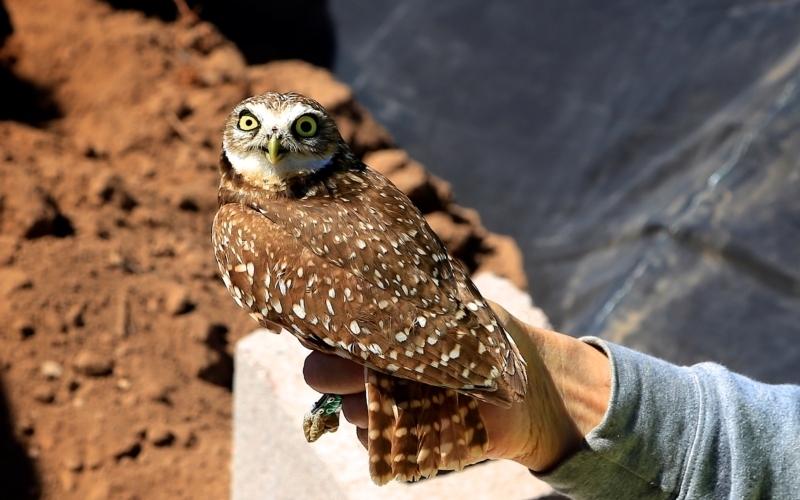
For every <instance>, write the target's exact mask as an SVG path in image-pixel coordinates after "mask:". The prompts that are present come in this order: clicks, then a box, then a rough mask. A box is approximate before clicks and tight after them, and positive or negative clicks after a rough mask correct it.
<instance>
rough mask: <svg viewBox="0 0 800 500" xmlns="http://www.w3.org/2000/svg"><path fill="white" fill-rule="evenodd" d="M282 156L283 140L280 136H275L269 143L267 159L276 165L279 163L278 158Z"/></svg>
mask: <svg viewBox="0 0 800 500" xmlns="http://www.w3.org/2000/svg"><path fill="white" fill-rule="evenodd" d="M280 154H281V140H280V138H279V137H278V134H273V135H272V137H270V138H269V142H268V143H267V157H268V158H269V162H270V163H272V164H273V165H275V164H276V163H278V157H279V156H280Z"/></svg>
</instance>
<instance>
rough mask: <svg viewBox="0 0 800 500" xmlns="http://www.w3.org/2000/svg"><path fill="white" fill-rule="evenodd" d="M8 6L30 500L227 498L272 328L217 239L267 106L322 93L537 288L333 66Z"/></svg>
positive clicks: (491, 266) (382, 156) (22, 438)
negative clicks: (234, 398)
mask: <svg viewBox="0 0 800 500" xmlns="http://www.w3.org/2000/svg"><path fill="white" fill-rule="evenodd" d="M5 7H6V9H7V10H8V12H9V14H10V21H11V23H10V24H11V26H12V27H13V30H14V31H13V34H11V35H10V36H9V37H7V38H6V39H5V43H4V44H3V46H2V48H0V64H2V70H3V71H5V73H4V74H5V75H6V77H8V78H11V79H12V80H10V81H12V82H13V84H14V85H17V86H18V87H19V88H20V89H23V90H24V92H20V93H18V94H15V95H16V96H18V97H19V99H18V100H17V102H13V103H11V104H13V106H10V107H8V106H6V105H3V106H2V107H0V318H3V321H2V322H0V343H1V345H2V348H0V380H2V382H3V385H4V387H5V393H6V398H7V400H8V407H9V413H10V418H9V420H10V422H11V427H12V428H11V430H10V432H11V434H12V437H13V440H15V441H16V443H17V444H18V445H19V448H20V449H22V450H24V453H26V454H27V457H28V458H29V460H30V462H31V463H32V467H33V470H34V471H35V474H36V476H37V477H38V479H37V480H36V481H35V482H34V483H33V484H30V485H26V487H29V489H30V491H29V492H28V493H30V496H32V497H35V496H37V495H39V496H40V497H41V498H44V499H56V498H58V499H71V498H74V499H101V498H115V499H133V498H142V499H144V498H191V499H201V498H214V499H218V498H225V497H227V495H228V484H229V470H228V469H229V459H230V436H231V392H230V388H231V381H232V375H233V359H232V352H233V349H232V346H233V344H234V343H235V342H236V340H237V339H239V338H240V337H241V336H242V335H244V334H246V333H248V332H249V331H251V330H252V329H253V328H254V327H255V326H256V324H255V323H254V322H253V321H252V320H251V319H250V318H249V317H248V316H247V315H246V314H244V313H243V312H242V311H241V310H239V308H238V307H237V306H236V305H235V304H234V302H233V301H232V300H231V299H230V297H229V296H228V292H227V291H226V290H225V288H224V286H223V285H222V282H221V280H220V277H219V275H218V271H217V267H216V264H215V262H214V257H213V252H212V250H211V244H210V236H209V230H210V229H209V228H210V224H211V220H212V218H213V216H214V213H215V211H216V190H217V184H218V180H219V176H218V172H217V160H218V157H219V143H220V132H221V127H222V124H223V122H224V119H225V117H226V116H227V114H228V113H229V111H230V109H231V108H232V107H233V106H234V105H235V104H236V103H238V102H239V101H240V100H241V99H243V98H245V97H247V96H249V95H252V94H255V93H260V92H264V91H266V90H277V91H288V90H293V91H296V92H301V93H304V94H307V95H309V96H311V97H313V98H315V99H317V100H319V101H320V102H321V103H322V104H323V105H324V106H326V108H327V109H329V110H330V111H331V113H332V114H333V116H334V117H335V118H336V120H337V123H338V125H339V127H340V130H341V131H342V134H343V135H344V137H345V138H346V139H347V140H348V141H349V142H350V143H351V145H352V146H353V148H354V150H355V151H356V152H357V154H359V155H360V156H361V157H363V159H364V160H365V161H366V162H367V163H368V164H370V165H372V166H373V167H375V168H377V169H378V170H380V171H382V172H383V173H385V174H386V175H388V176H389V178H390V179H392V181H393V182H395V183H396V184H397V185H398V186H400V187H401V188H402V189H403V190H404V191H405V192H407V193H408V194H409V195H410V196H411V198H412V199H413V201H414V202H415V203H416V204H417V205H418V206H419V207H420V208H421V209H422V210H423V212H424V213H425V214H426V217H427V218H428V220H429V222H430V223H431V225H432V226H433V228H434V229H435V230H436V231H437V232H438V233H439V234H440V236H441V237H442V238H443V240H444V241H445V242H446V244H447V245H448V246H449V247H450V248H451V249H452V250H453V252H454V253H455V254H456V255H457V256H458V257H459V258H461V259H462V260H463V261H464V262H466V263H467V265H468V266H469V267H470V269H471V270H473V271H476V270H490V271H494V272H496V273H498V274H500V275H503V276H506V277H508V278H510V279H512V280H513V281H514V282H515V283H517V284H518V285H520V286H523V287H524V286H525V278H524V275H523V271H522V259H521V255H520V252H519V250H518V249H517V247H516V245H515V244H514V242H513V241H512V240H511V239H510V238H507V237H503V236H499V235H494V234H491V233H489V232H488V231H486V230H485V229H484V228H483V227H482V226H481V224H480V220H479V217H478V215H477V213H475V212H474V211H473V210H469V209H465V208H462V207H459V206H457V205H455V204H454V203H453V195H452V192H451V190H450V188H449V186H448V185H447V184H446V183H445V182H444V181H442V180H440V179H437V178H436V177H434V176H432V175H430V174H428V173H427V172H426V171H425V169H424V167H422V166H421V165H420V164H419V163H417V162H415V161H413V160H412V159H410V158H408V156H407V155H406V154H405V152H403V151H402V150H398V149H394V148H393V144H392V139H391V137H390V136H389V134H388V133H387V132H386V130H384V129H383V128H382V127H381V126H380V125H379V124H378V123H376V122H375V120H374V119H373V118H372V117H371V116H370V115H369V113H368V112H367V111H366V110H365V109H363V108H362V107H361V106H360V105H359V104H358V103H356V102H355V100H354V98H353V94H352V92H351V91H350V89H349V88H348V87H347V86H345V85H343V84H341V83H339V82H337V81H336V80H335V79H334V77H332V76H331V75H330V73H328V72H327V71H325V70H323V69H319V68H316V67H312V66H310V65H308V64H306V63H302V62H298V61H286V62H273V63H269V64H266V65H259V66H247V65H246V63H245V61H244V58H243V57H242V55H241V53H240V52H239V51H238V49H237V48H236V47H235V46H234V45H233V44H232V43H231V42H229V41H227V40H226V39H225V38H224V37H223V36H221V35H220V34H219V32H218V31H217V30H216V29H215V28H214V26H212V25H210V24H207V23H204V22H201V21H197V20H193V21H191V22H188V21H186V20H185V19H184V20H180V19H179V20H178V21H177V22H175V23H164V22H162V21H159V20H155V19H149V18H146V17H144V15H142V14H140V13H137V12H132V11H118V10H115V9H113V8H112V7H111V6H109V5H108V4H106V3H103V2H99V1H95V0H59V1H58V2H52V1H45V0H5ZM0 10H1V9H0ZM0 43H2V33H0ZM0 76H2V75H0ZM299 369H300V367H298V370H299ZM0 423H2V422H0ZM0 432H2V429H0ZM265 432H268V430H266V429H265ZM19 480H20V478H11V479H10V481H11V482H12V483H13V481H19ZM4 482H7V481H4ZM9 484H11V483H9ZM9 484H6V485H5V486H0V496H3V493H4V492H13V491H17V490H14V489H13V484H12V485H11V486H9ZM3 488H6V489H5V490H4V489H3ZM9 495H10V494H9Z"/></svg>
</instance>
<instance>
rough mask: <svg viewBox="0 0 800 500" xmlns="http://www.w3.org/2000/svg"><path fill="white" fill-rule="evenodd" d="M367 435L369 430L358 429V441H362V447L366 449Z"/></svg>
mask: <svg viewBox="0 0 800 500" xmlns="http://www.w3.org/2000/svg"><path fill="white" fill-rule="evenodd" d="M367 434H368V431H367V429H364V428H362V427H356V437H358V440H359V441H361V446H363V447H364V448H365V449H366V448H367Z"/></svg>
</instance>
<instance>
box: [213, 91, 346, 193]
mask: <svg viewBox="0 0 800 500" xmlns="http://www.w3.org/2000/svg"><path fill="white" fill-rule="evenodd" d="M343 144H344V142H343V141H342V138H341V135H340V134H339V131H338V130H337V129H336V125H335V123H334V121H333V119H331V117H330V116H328V114H327V113H326V112H325V110H324V109H323V107H322V106H320V105H319V103H318V102H316V101H314V100H313V99H309V98H307V97H305V96H302V95H299V94H294V93H289V94H278V93H274V92H268V93H266V94H261V95H257V96H254V97H251V98H249V99H246V100H244V101H242V102H241V103H239V105H238V106H236V108H234V110H233V112H231V114H230V116H229V117H228V120H227V122H226V123H225V131H224V133H223V139H222V149H223V154H224V155H225V156H226V157H227V159H228V161H229V162H230V165H231V168H233V170H234V171H235V172H236V173H238V174H239V175H241V176H242V177H243V178H244V179H246V180H247V181H249V182H251V183H253V184H256V185H266V186H269V185H274V184H280V183H282V182H283V181H285V180H286V179H288V178H290V177H295V176H298V175H304V174H310V173H313V172H315V171H317V170H320V169H322V168H324V167H325V166H327V165H328V164H329V163H330V162H331V161H332V159H333V157H334V155H335V154H336V152H337V150H338V149H339V148H340V147H342V145H343ZM344 147H346V146H344Z"/></svg>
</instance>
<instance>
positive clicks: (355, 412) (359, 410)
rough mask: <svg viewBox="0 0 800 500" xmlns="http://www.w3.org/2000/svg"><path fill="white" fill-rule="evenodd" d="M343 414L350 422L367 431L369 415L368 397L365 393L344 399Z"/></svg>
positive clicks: (351, 395)
mask: <svg viewBox="0 0 800 500" xmlns="http://www.w3.org/2000/svg"><path fill="white" fill-rule="evenodd" d="M342 412H343V413H344V418H346V419H347V421H348V422H350V423H351V424H353V425H355V426H358V427H361V428H364V429H366V428H367V424H368V422H369V417H368V414H367V395H366V394H365V393H364V391H361V392H359V393H358V394H350V395H347V396H345V397H343V398H342Z"/></svg>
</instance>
